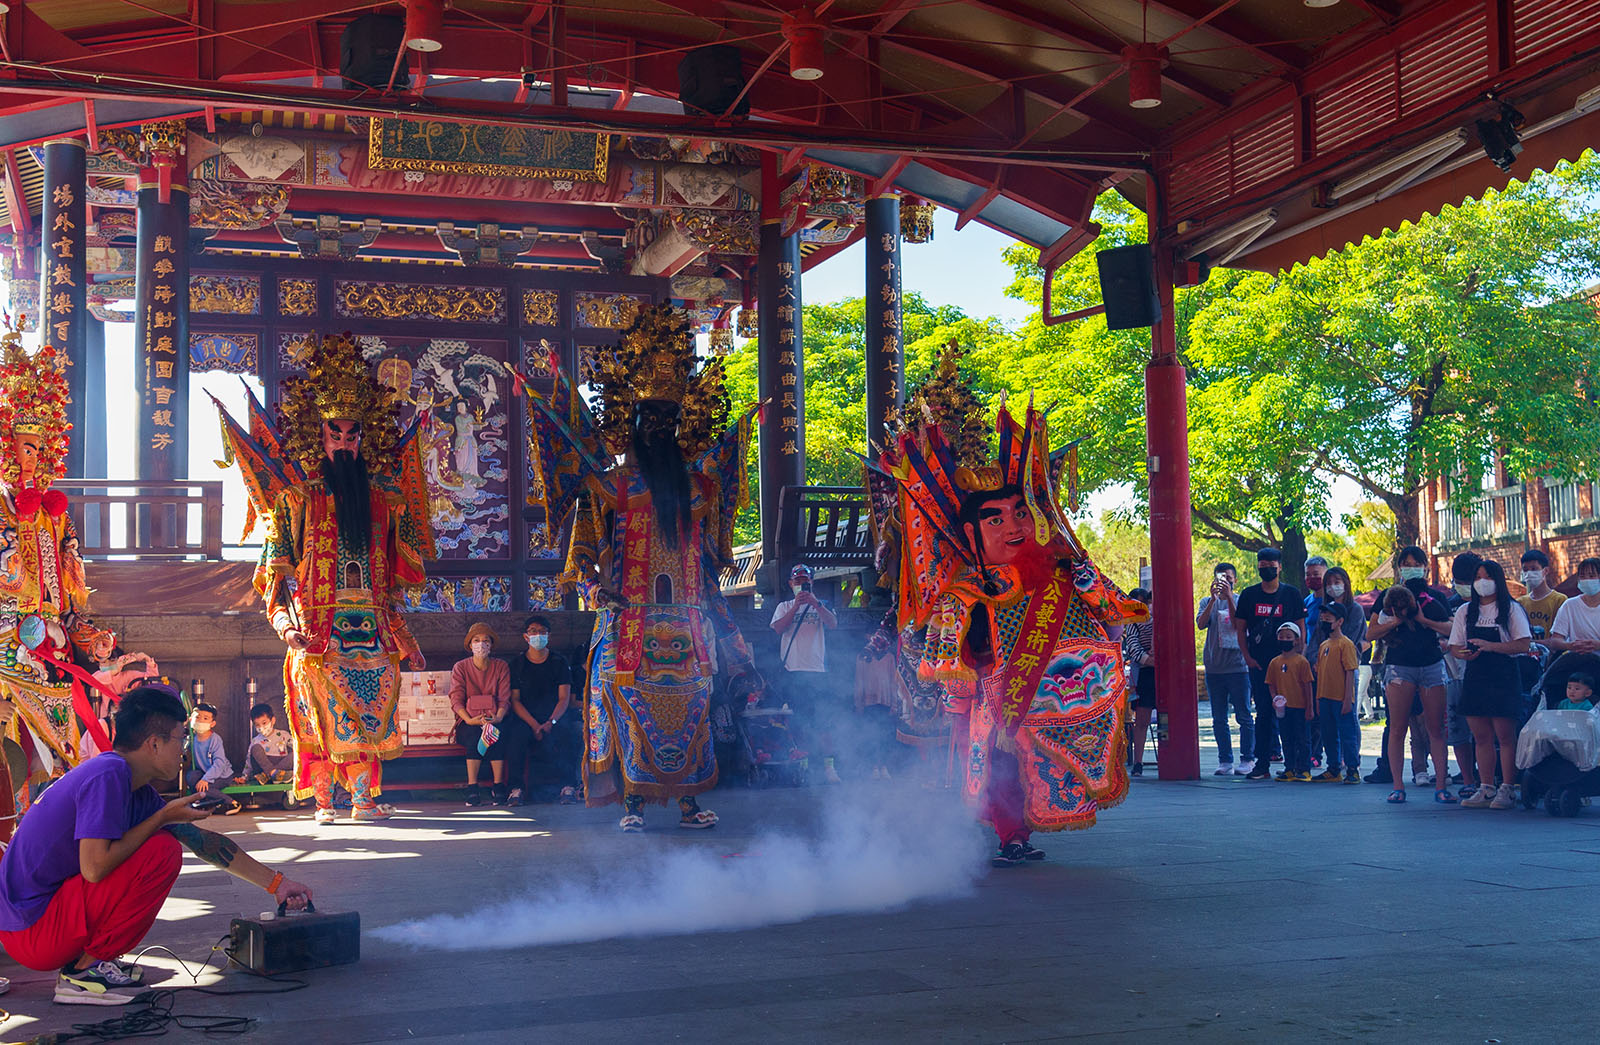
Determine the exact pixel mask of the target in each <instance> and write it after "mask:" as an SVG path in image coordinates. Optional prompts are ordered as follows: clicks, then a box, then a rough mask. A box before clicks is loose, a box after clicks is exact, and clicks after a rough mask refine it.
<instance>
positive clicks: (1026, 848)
mask: <svg viewBox="0 0 1600 1045" xmlns="http://www.w3.org/2000/svg"><path fill="white" fill-rule="evenodd" d="M1022 855H1023V856H1024V857H1026V858H1027V859H1029V860H1043V859H1044V850H1043V849H1035V848H1034V847H1033V846H1031V845H1029V844H1028V843H1027V842H1023V843H1022Z"/></svg>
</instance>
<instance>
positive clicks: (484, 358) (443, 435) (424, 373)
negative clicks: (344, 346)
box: [358, 336, 512, 609]
mask: <svg viewBox="0 0 1600 1045" xmlns="http://www.w3.org/2000/svg"><path fill="white" fill-rule="evenodd" d="M358 340H359V342H360V345H361V351H362V355H363V356H364V358H365V359H366V360H367V361H368V362H369V363H372V364H374V365H375V367H376V369H377V374H378V380H379V381H381V382H383V383H384V384H386V385H388V386H389V387H390V388H393V389H395V390H396V391H397V392H398V393H399V397H400V402H401V408H400V418H401V423H402V424H403V425H410V424H411V422H412V420H413V419H414V418H416V417H417V416H418V415H419V414H420V415H423V417H424V420H423V429H422V431H421V432H420V433H419V435H418V438H419V439H421V441H422V463H423V469H424V471H425V472H426V474H427V479H428V494H429V506H430V509H431V512H432V516H433V526H434V533H435V539H436V541H437V543H438V549H439V558H440V559H446V560H448V559H504V558H509V557H510V556H511V553H512V550H511V515H510V509H509V507H508V504H507V499H508V497H509V484H508V478H509V473H508V471H507V462H508V461H509V443H508V441H507V427H508V425H509V411H508V408H507V405H506V400H505V396H506V394H507V393H508V392H509V383H508V382H507V381H506V379H505V377H504V374H505V367H504V365H503V363H504V361H505V358H506V344H505V342H504V341H479V340H457V339H449V338H409V337H370V336H369V337H362V338H359V339H358ZM469 608H474V609H475V608H476V607H469Z"/></svg>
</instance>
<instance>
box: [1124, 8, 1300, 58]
mask: <svg viewBox="0 0 1600 1045" xmlns="http://www.w3.org/2000/svg"><path fill="white" fill-rule="evenodd" d="M1150 6H1151V7H1153V8H1156V9H1157V10H1161V11H1166V12H1167V13H1169V14H1172V15H1175V16H1177V17H1178V18H1180V19H1183V20H1185V21H1188V22H1191V23H1192V22H1197V21H1199V20H1200V19H1205V26H1204V31H1206V32H1208V33H1211V34H1212V35H1213V36H1218V37H1221V38H1222V40H1223V41H1224V42H1226V43H1228V44H1229V45H1231V46H1232V47H1233V48H1235V49H1237V50H1240V51H1243V52H1244V53H1245V54H1248V55H1250V57H1252V58H1254V59H1255V60H1256V61H1258V62H1260V63H1262V64H1263V65H1266V66H1267V67H1268V68H1269V69H1270V70H1271V71H1272V73H1273V75H1277V74H1280V73H1287V72H1293V71H1294V69H1296V68H1297V67H1298V66H1299V65H1300V64H1301V63H1300V62H1299V61H1298V60H1297V58H1298V56H1297V55H1295V54H1294V52H1293V51H1292V50H1291V49H1289V48H1286V47H1283V46H1281V45H1275V44H1274V43H1273V41H1271V40H1269V39H1268V38H1267V37H1266V35H1265V34H1263V33H1262V32H1261V31H1260V30H1259V29H1258V28H1256V27H1255V26H1253V25H1250V24H1249V23H1248V22H1247V21H1246V20H1245V19H1243V18H1241V17H1239V16H1238V15H1233V14H1213V13H1212V12H1214V11H1215V10H1216V8H1217V3H1216V0H1150ZM1208 16H1209V17H1208ZM1185 35H1188V34H1187V33H1185ZM1175 57H1179V58H1181V57H1182V52H1181V51H1180V52H1178V54H1177V55H1175Z"/></svg>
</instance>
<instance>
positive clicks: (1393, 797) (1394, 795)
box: [1389, 787, 1406, 805]
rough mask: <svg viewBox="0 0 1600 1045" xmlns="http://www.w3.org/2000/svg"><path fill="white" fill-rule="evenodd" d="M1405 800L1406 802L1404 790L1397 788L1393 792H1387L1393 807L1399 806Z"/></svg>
mask: <svg viewBox="0 0 1600 1045" xmlns="http://www.w3.org/2000/svg"><path fill="white" fill-rule="evenodd" d="M1405 800H1406V791H1405V788H1403V787H1397V788H1395V789H1394V790H1393V791H1390V792H1389V801H1390V802H1393V803H1394V804H1395V805H1399V804H1400V803H1401V802H1404V801H1405Z"/></svg>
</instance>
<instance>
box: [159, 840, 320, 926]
mask: <svg viewBox="0 0 1600 1045" xmlns="http://www.w3.org/2000/svg"><path fill="white" fill-rule="evenodd" d="M167 830H168V831H169V832H170V833H171V834H172V837H174V838H176V839H177V840H178V841H180V842H182V843H183V844H184V846H185V847H186V848H187V849H188V850H189V851H190V852H191V853H193V854H194V855H195V856H198V857H199V858H200V859H202V860H204V861H205V862H206V863H208V864H210V865H211V866H212V867H220V868H221V869H222V870H224V871H227V872H228V873H229V874H231V875H233V876H234V877H235V878H240V879H243V880H244V881H246V882H249V883H250V884H251V885H254V886H257V887H259V888H262V889H265V888H267V887H268V886H270V885H272V880H273V879H274V878H275V877H277V874H276V872H274V871H273V870H272V869H271V868H269V867H266V866H265V865H263V864H262V863H261V862H260V861H258V860H256V859H255V858H254V857H252V856H251V855H250V854H249V853H246V852H245V851H244V850H243V849H240V848H239V846H238V843H236V842H234V841H233V839H231V838H228V837H226V836H224V835H219V834H217V833H216V832H215V831H207V830H206V829H205V828H203V827H200V826H199V825H197V824H187V823H185V824H174V825H171V826H169V827H168V828H167ZM274 895H275V896H276V897H277V899H278V900H279V902H287V903H288V904H289V906H290V907H292V908H294V909H295V910H299V909H300V908H302V907H304V906H305V905H306V904H307V903H309V902H310V901H311V890H310V889H308V888H307V887H305V886H304V885H301V884H300V883H299V882H296V881H292V880H290V879H288V878H284V879H283V880H282V881H280V882H279V883H278V890H277V892H276V893H275V894H274Z"/></svg>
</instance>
